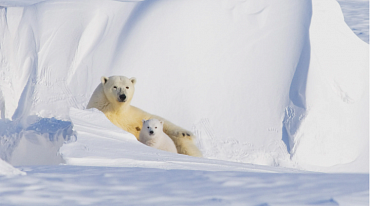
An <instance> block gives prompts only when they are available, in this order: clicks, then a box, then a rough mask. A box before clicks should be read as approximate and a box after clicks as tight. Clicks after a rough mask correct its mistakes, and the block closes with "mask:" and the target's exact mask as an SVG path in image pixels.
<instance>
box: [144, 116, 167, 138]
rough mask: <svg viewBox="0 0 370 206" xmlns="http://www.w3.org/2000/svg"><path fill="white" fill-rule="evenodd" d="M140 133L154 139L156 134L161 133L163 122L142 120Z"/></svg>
mask: <svg viewBox="0 0 370 206" xmlns="http://www.w3.org/2000/svg"><path fill="white" fill-rule="evenodd" d="M141 132H145V133H146V134H147V135H149V136H152V137H154V136H155V135H156V134H157V133H161V132H163V121H160V120H158V119H149V120H145V119H143V128H142V129H141Z"/></svg>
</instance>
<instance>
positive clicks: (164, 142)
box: [139, 119, 177, 153]
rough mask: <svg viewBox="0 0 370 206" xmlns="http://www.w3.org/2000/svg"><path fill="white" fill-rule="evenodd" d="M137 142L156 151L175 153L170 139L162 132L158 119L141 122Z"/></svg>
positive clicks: (160, 122)
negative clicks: (141, 125)
mask: <svg viewBox="0 0 370 206" xmlns="http://www.w3.org/2000/svg"><path fill="white" fill-rule="evenodd" d="M150 132H152V134H151V133H150ZM139 141H140V142H142V143H143V144H146V145H148V146H150V147H154V148H156V149H160V150H164V151H167V152H173V153H177V150H176V146H175V144H174V143H173V141H172V139H171V138H170V137H169V136H168V135H166V133H164V132H163V122H162V121H159V120H158V119H149V120H143V127H142V129H141V131H140V135H139Z"/></svg>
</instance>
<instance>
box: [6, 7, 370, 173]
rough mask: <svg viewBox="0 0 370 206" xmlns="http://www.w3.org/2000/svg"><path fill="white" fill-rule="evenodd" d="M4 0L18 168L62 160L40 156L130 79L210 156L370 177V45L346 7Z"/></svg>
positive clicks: (145, 101)
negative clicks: (78, 113) (106, 79)
mask: <svg viewBox="0 0 370 206" xmlns="http://www.w3.org/2000/svg"><path fill="white" fill-rule="evenodd" d="M0 3H1V4H2V5H3V6H5V7H2V8H1V15H0V16H1V27H2V29H1V31H0V32H1V34H0V35H1V51H0V52H1V73H0V77H1V79H2V81H1V82H0V87H1V95H0V97H1V98H0V99H1V101H0V102H1V104H0V105H1V117H2V120H1V125H0V126H1V128H3V129H2V131H1V139H2V142H3V143H2V144H1V148H2V150H1V158H3V159H5V160H6V161H9V162H10V163H12V164H14V165H23V164H58V163H60V162H63V160H62V159H61V158H60V157H55V158H54V157H53V158H47V159H46V160H45V159H43V158H41V159H40V158H38V157H40V156H48V157H52V156H51V155H50V154H53V153H55V152H56V151H58V149H59V147H60V145H61V141H62V140H69V138H70V137H73V136H74V133H73V131H72V130H71V129H72V128H71V126H72V124H71V122H70V121H71V120H70V117H69V109H70V107H75V108H79V109H83V108H84V107H85V106H86V104H87V102H88V100H89V98H90V95H91V93H92V91H93V90H94V89H95V87H96V85H97V84H98V83H99V78H100V76H102V75H107V76H109V75H115V74H119V75H126V76H130V77H131V76H135V77H137V79H138V84H137V90H136V95H135V98H134V100H133V104H134V105H136V106H138V107H140V108H143V109H145V110H147V111H150V112H152V113H155V114H158V115H161V116H163V117H166V118H167V119H170V120H172V121H173V122H175V123H177V124H179V125H181V126H183V127H185V128H188V129H191V130H193V132H194V133H196V134H197V135H198V137H199V138H198V144H199V146H200V148H201V150H202V151H203V152H204V154H205V157H207V158H212V159H220V160H231V161H236V162H244V163H254V164H261V165H269V166H283V167H297V168H302V169H308V170H319V171H331V170H332V169H330V167H332V166H334V165H341V166H339V167H340V169H338V167H336V169H335V170H336V171H347V172H367V171H368V155H367V154H368V78H367V77H368V69H367V68H368V58H367V57H368V49H367V44H365V43H364V42H362V41H360V40H359V39H358V38H357V37H356V36H355V35H354V34H353V33H352V32H351V30H350V29H349V28H348V27H347V26H346V25H345V23H344V21H343V16H342V14H341V12H340V9H339V4H338V3H337V2H335V1H330V0H325V1H313V2H312V6H313V9H314V11H315V12H311V2H310V1H302V2H297V1H290V0H286V1H284V2H279V3H278V2H262V1H261V2H250V1H246V2H240V1H220V2H213V1H144V2H119V1H104V2H101V1H88V2H87V1H42V2H41V1H40V2H36V1H35V2H31V3H27V4H24V3H23V2H22V1H13V2H9V1H2V2H0ZM9 5H11V6H14V5H15V6H23V7H8V6H9ZM188 14H191V15H188ZM311 15H312V22H311ZM333 37H334V38H333ZM282 51H283V52H282ZM163 74H166V75H163ZM169 85H170V86H169ZM148 88H150V89H148ZM157 91H160V92H157ZM154 102H160V103H159V104H154ZM52 125H54V126H55V125H56V127H57V128H55V129H49V128H48V126H52ZM40 127H41V128H42V129H41V131H38V130H40ZM45 139H46V140H45ZM72 139H73V138H72ZM49 141H50V142H49ZM35 145H36V146H35ZM41 148H46V149H44V150H43V149H41ZM50 148H53V149H50ZM25 151H27V152H25ZM36 151H37V152H36ZM48 154H49V155H48ZM26 157H27V158H26ZM348 163H353V164H350V165H348ZM346 164H347V165H346Z"/></svg>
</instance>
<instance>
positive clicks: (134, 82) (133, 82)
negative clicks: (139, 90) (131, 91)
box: [130, 77, 136, 85]
mask: <svg viewBox="0 0 370 206" xmlns="http://www.w3.org/2000/svg"><path fill="white" fill-rule="evenodd" d="M130 81H131V83H132V84H133V85H135V84H136V78H135V77H132V78H131V79H130Z"/></svg>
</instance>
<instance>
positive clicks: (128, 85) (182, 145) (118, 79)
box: [87, 76, 202, 157]
mask: <svg viewBox="0 0 370 206" xmlns="http://www.w3.org/2000/svg"><path fill="white" fill-rule="evenodd" d="M135 84H136V79H135V78H130V79H129V78H127V77H125V76H111V77H109V78H107V77H102V78H101V83H100V84H99V85H98V87H97V88H96V89H95V91H94V93H93V94H92V96H91V98H90V101H89V103H88V104H87V109H90V108H97V109H99V110H100V111H102V112H103V113H104V114H105V116H107V118H108V119H109V120H110V121H111V122H112V123H113V124H115V125H116V126H118V127H120V128H122V129H123V130H125V131H127V132H130V133H132V134H134V135H135V137H136V138H137V139H138V140H139V134H140V130H141V128H142V120H143V119H146V120H148V119H159V120H162V121H163V122H164V125H163V131H164V133H166V134H167V135H168V136H169V137H170V138H171V139H172V140H173V142H174V143H175V145H176V149H177V152H178V153H180V154H186V155H190V156H195V157H202V153H201V152H200V151H199V149H198V148H197V146H196V145H195V144H194V141H193V139H194V135H193V134H192V133H191V132H190V131H187V130H185V129H183V128H181V127H179V126H176V125H175V124H173V123H171V122H170V121H168V120H166V119H164V118H162V117H159V116H155V115H152V114H149V113H147V112H145V111H143V110H141V109H139V108H137V107H134V106H132V105H130V103H131V100H132V97H133V96H134V92H135Z"/></svg>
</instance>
